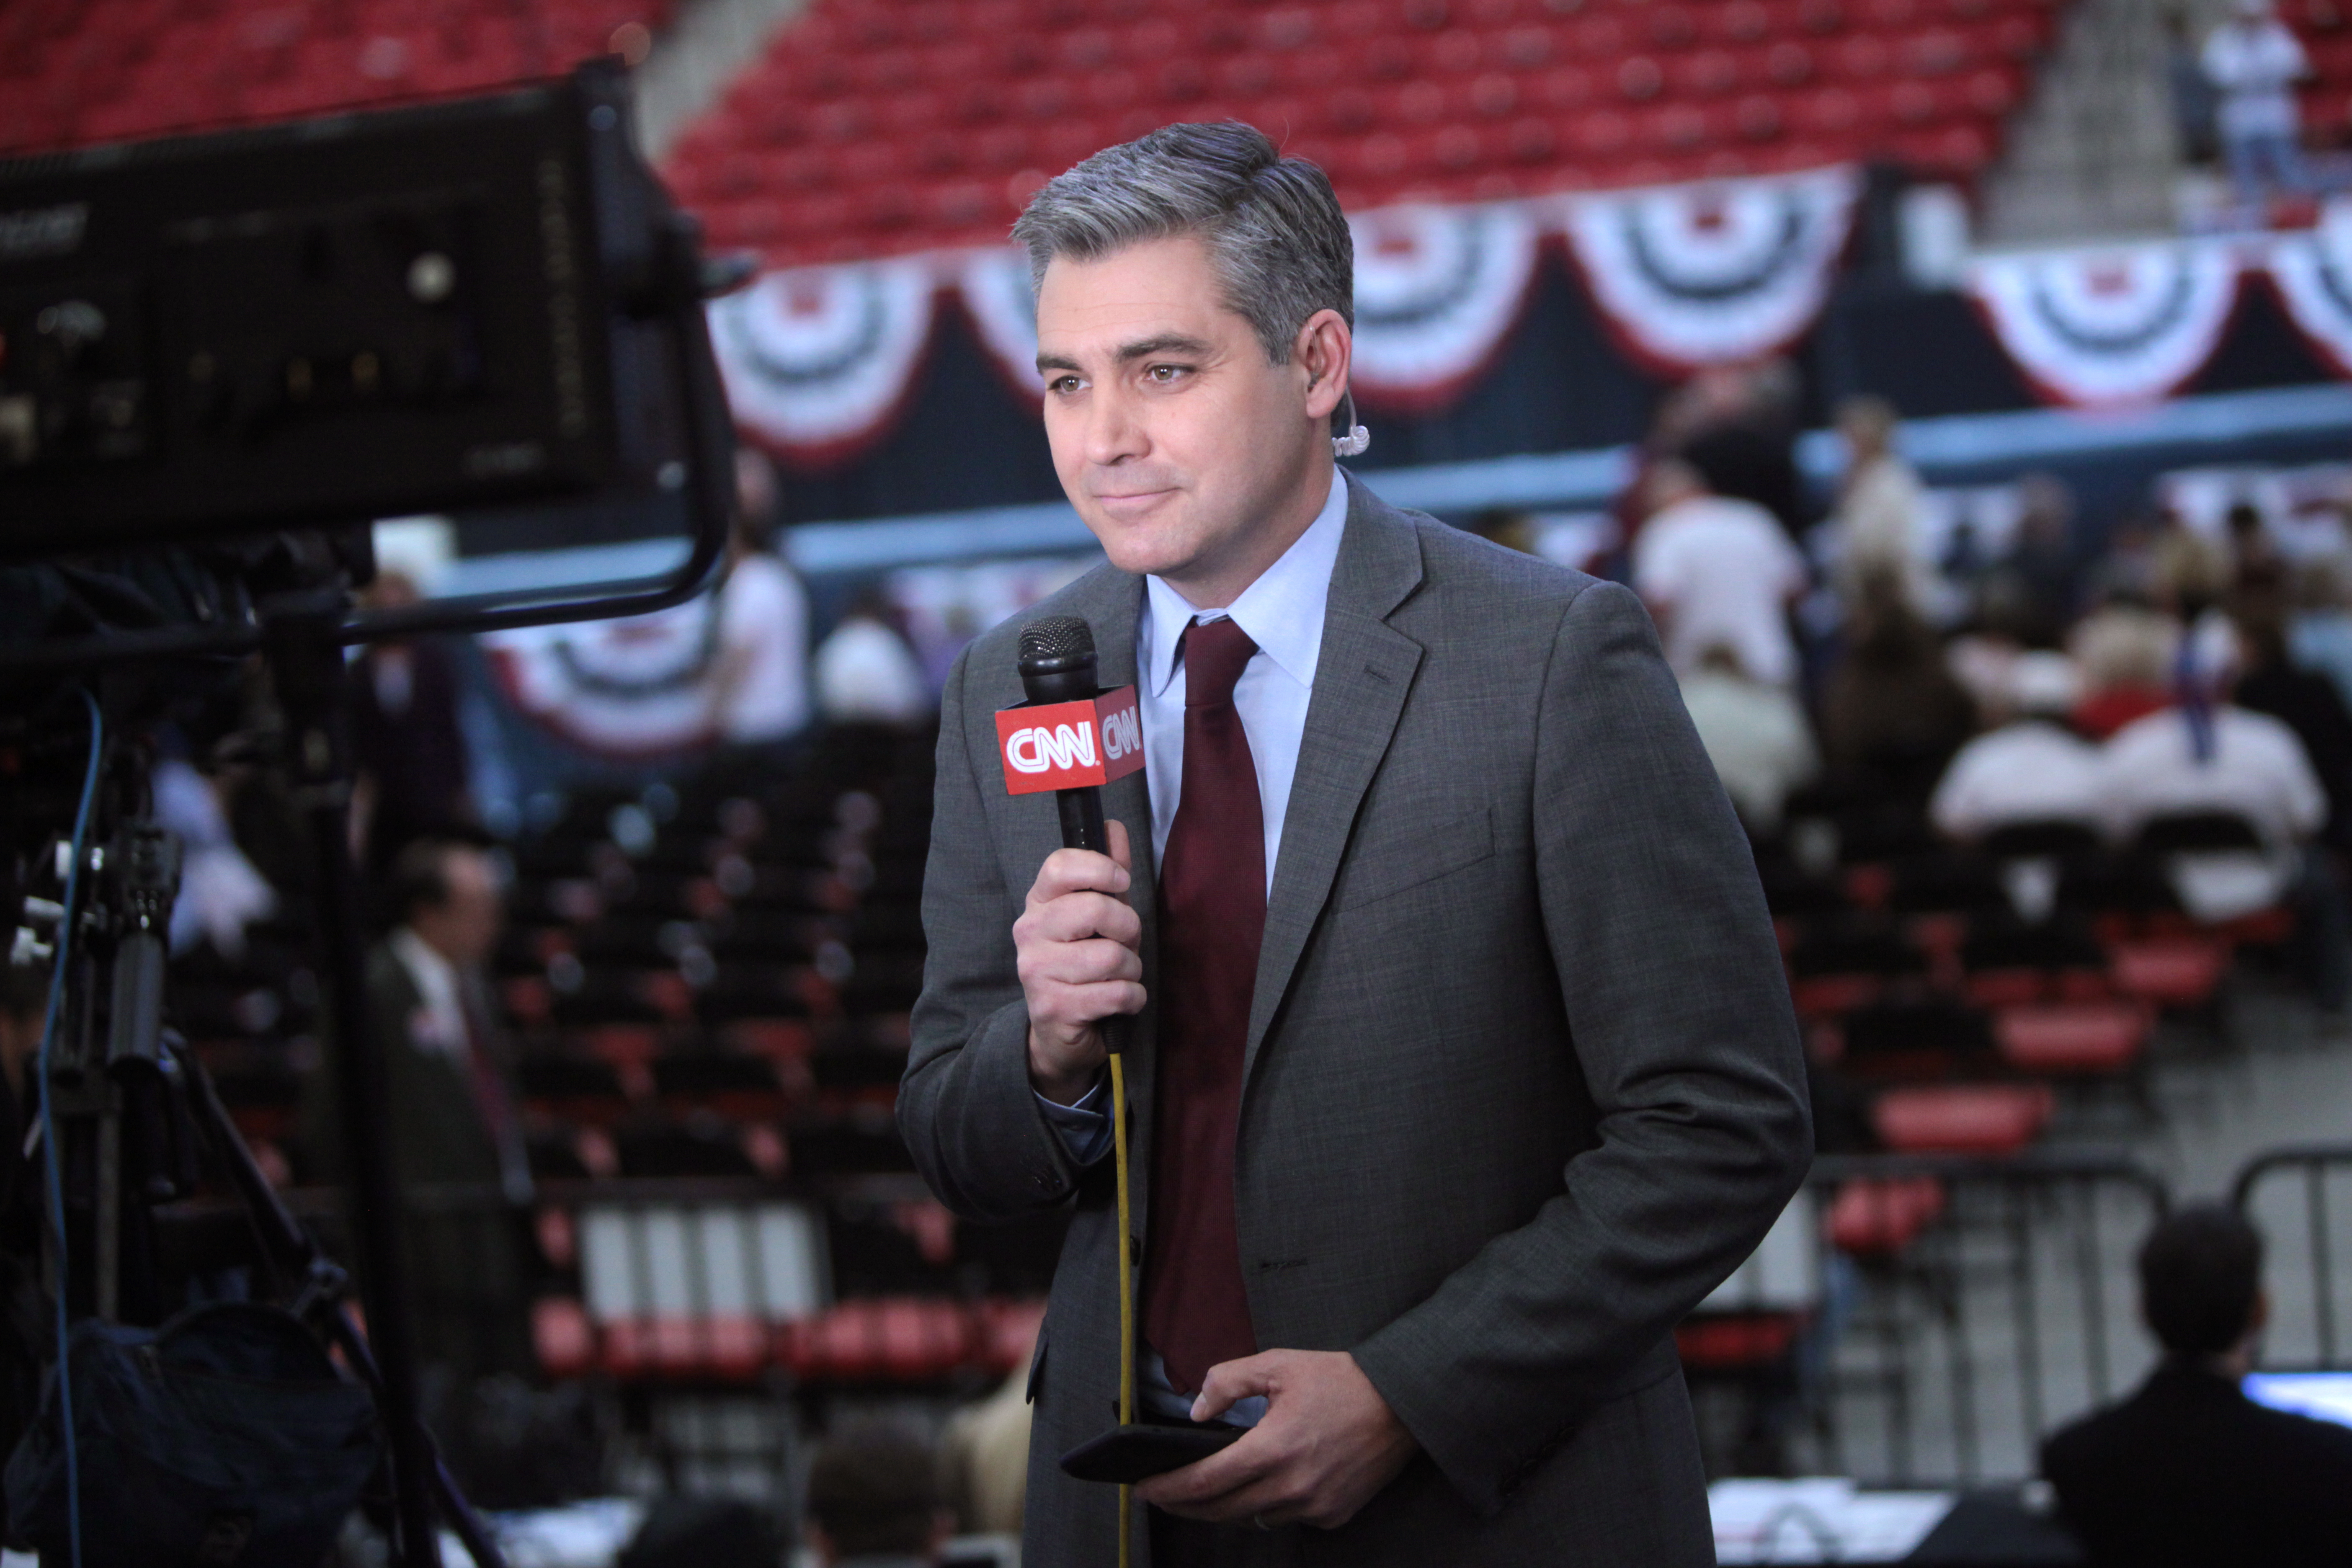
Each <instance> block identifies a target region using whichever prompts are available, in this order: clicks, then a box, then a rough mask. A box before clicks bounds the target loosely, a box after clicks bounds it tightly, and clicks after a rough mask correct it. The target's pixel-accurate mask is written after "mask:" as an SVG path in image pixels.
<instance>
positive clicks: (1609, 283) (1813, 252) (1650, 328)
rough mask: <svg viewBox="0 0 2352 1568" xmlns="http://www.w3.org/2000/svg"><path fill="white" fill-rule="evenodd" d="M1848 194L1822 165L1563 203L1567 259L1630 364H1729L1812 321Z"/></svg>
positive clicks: (1849, 180) (1843, 174) (1849, 187)
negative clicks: (1766, 175) (1805, 170)
mask: <svg viewBox="0 0 2352 1568" xmlns="http://www.w3.org/2000/svg"><path fill="white" fill-rule="evenodd" d="M1859 188H1860V182H1859V180H1858V179H1857V177H1856V175H1855V174H1854V172H1853V170H1851V169H1847V168H1834V169H1819V170H1814V171H1812V172H1811V173H1807V174H1790V175H1783V176H1779V177H1774V178H1769V179H1753V180H1740V181H1731V182H1708V183H1706V184H1690V185H1666V186H1661V187H1658V188H1656V189H1652V190H1642V191H1615V192H1610V193H1607V194H1605V195H1589V196H1578V197H1573V198H1570V200H1569V201H1568V202H1567V204H1566V227H1567V231H1568V241H1569V251H1570V255H1572V256H1573V257H1574V258H1575V260H1576V264H1577V267H1578V268H1579V270H1580V271H1581V272H1582V273H1583V275H1584V279H1585V282H1586V284H1587V286H1588V287H1589V288H1590V289H1591V293H1592V298H1593V300H1594V302H1595V303H1596V304H1598V305H1599V306H1600V307H1601V313H1602V315H1603V316H1604V317H1605V318H1606V319H1607V320H1608V321H1609V323H1610V325H1611V327H1612V329H1613V330H1614V331H1615V332H1616V334H1617V336H1618V339H1619V341H1620V342H1622V344H1623V346H1624V347H1625V349H1626V350H1627V352H1628V353H1631V354H1632V355H1633V357H1634V358H1636V359H1638V360H1641V361H1643V363H1647V364H1649V365H1651V366H1652V367H1654V368H1655V369H1658V370H1661V371H1664V372H1666V373H1669V374H1681V373H1686V372H1689V371H1693V370H1696V369H1698V368H1700V367H1701V366H1704V365H1710V364H1726V363H1738V362H1739V361H1742V360H1751V359H1757V358H1760V357H1761V356H1763V355H1766V354H1770V353H1778V352H1779V351H1780V350H1781V349H1784V348H1786V347H1788V346H1789V344H1790V343H1791V342H1795V341H1796V339H1797V338H1798V337H1800V336H1801V335H1802V334H1803V332H1804V331H1805V330H1806V329H1807V328H1809V327H1811V325H1812V324H1813V319H1814V318H1815V317H1816V316H1818V315H1819V314H1820V313H1821V309H1822V302H1823V301H1824V300H1826V299H1827V298H1828V297H1829V289H1830V281H1831V279H1832V276H1833V274H1834V273H1835V271H1836V268H1837V259H1838V257H1839V254H1840V253H1841V252H1842V251H1843V250H1844V248H1845V241H1846V235H1847V232H1848V230H1849V228H1850V227H1851V226H1852V222H1853V204H1854V197H1855V195H1856V193H1857V192H1858V190H1859Z"/></svg>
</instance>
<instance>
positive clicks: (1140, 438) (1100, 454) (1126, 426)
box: [1087, 387, 1151, 468]
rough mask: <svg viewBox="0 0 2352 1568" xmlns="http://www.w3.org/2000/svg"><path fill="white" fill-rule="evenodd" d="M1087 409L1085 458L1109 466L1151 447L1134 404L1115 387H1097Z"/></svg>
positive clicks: (1103, 466)
mask: <svg viewBox="0 0 2352 1568" xmlns="http://www.w3.org/2000/svg"><path fill="white" fill-rule="evenodd" d="M1088 401H1089V404H1090V406H1089V407H1088V408H1087V462H1089V463H1092V464H1095V465H1097V466H1098V467H1102V468H1108V467H1110V466H1111V465H1112V464H1114V463H1118V462H1121V461H1124V460H1125V459H1127V458H1139V457H1141V456H1143V455H1144V454H1145V453H1146V452H1148V451H1150V449H1151V441H1150V437H1149V435H1148V434H1147V433H1146V432H1145V430H1144V428H1143V424H1142V421H1141V420H1139V419H1138V418H1137V417H1136V409H1135V405H1133V404H1132V403H1131V402H1129V399H1128V398H1127V397H1126V396H1125V395H1122V394H1121V393H1120V392H1118V390H1116V389H1114V388H1108V387H1105V388H1100V389H1098V390H1097V393H1096V395H1095V396H1094V397H1093V398H1091V399H1089V400H1088Z"/></svg>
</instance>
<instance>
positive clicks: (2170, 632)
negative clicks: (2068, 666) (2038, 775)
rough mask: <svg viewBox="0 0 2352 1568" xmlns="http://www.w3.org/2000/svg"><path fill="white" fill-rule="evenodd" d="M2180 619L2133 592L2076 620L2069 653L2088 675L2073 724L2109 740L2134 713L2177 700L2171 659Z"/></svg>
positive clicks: (2137, 716)
mask: <svg viewBox="0 0 2352 1568" xmlns="http://www.w3.org/2000/svg"><path fill="white" fill-rule="evenodd" d="M2179 647H2180V623H2179V622H2178V621H2176V620H2174V619H2173V618H2172V617H2171V616H2168V615H2166V614H2164V613H2163V612H2162V611H2161V610H2158V609H2156V608H2154V607H2153V606H2151V605H2148V604H2147V603H2145V602H2143V601H2141V600H2139V599H2137V598H2136V597H2134V596H2131V595H2122V594H2119V595H2116V596H2113V597H2111V598H2109V599H2108V600H2107V601H2106V602H2105V604H2103V605H2100V606H2099V607H2098V608H2097V609H2095V610H2093V611H2092V612H2091V613H2090V614H2089V615H2087V616H2084V617H2083V618H2082V619H2081V620H2080V621H2077V622H2076V623H2075V624H2074V630H2073V631H2072V632H2071V633H2069V634H2068V635H2067V637H2066V653H2067V657H2068V658H2072V659H2073V660H2074V668H2076V669H2077V670H2078V671H2080V672H2081V675H2082V678H2083V695H2082V698H2081V700H2079V701H2077V702H2076V703H2075V705H2074V728H2075V729H2076V730H2077V731H2080V732H2081V733H2083V734H2084V735H2086V736H2088V737H2090V738H2091V739H2092V740H2094V741H2104V740H2105V739H2106V738H2107V737H2108V736H2110V735H2112V734H2114V733H2115V732H2116V731H2118V730H2120V729H2122V728H2123V727H2124V726H2125V725H2126V724H2128V723H2130V722H2131V721H2133V720H2135V719H2144V718H2146V717H2147V715H2148V714H2150V713H2155V712H2158V711H2161V710H2164V709H2165V708H2168V707H2169V706H2171V703H2172V663H2173V659H2174V658H2175V657H2176V655H2177V654H2178V653H2179Z"/></svg>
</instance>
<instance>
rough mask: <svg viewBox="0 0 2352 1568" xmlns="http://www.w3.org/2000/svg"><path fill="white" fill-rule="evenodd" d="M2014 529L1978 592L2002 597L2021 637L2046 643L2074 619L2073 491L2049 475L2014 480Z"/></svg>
mask: <svg viewBox="0 0 2352 1568" xmlns="http://www.w3.org/2000/svg"><path fill="white" fill-rule="evenodd" d="M2017 507H2018V512H2017V531H2016V533H2015V534H2014V535H2013V536H2012V537H2011V541H2010V545H2009V548H2008V549H2007V550H2006V551H2004V552H2002V553H2001V556H2000V559H1999V560H1998V561H1995V562H1994V563H1992V566H1991V568H1990V570H1989V571H1988V572H1987V573H1986V574H1985V581H1984V583H1983V584H1981V585H1980V587H1979V594H1980V595H1981V594H1992V595H1998V596H2000V598H2002V599H2003V600H2004V601H2005V602H2006V604H2007V613H2008V615H2009V616H2010V617H2011V619H2012V620H2013V621H2014V622H2015V623H2016V624H2017V625H2018V626H2019V628H2020V630H2021V633H2022V635H2023V636H2024V637H2025V638H2026V640H2027V641H2029V642H2032V643H2033V644H2035V645H2037V646H2047V645H2049V644H2051V643H2053V642H2055V641H2056V640H2057V639H2058V637H2059V635H2060V634H2061V633H2063V631H2064V630H2065V628H2066V626H2067V624H2068V623H2069V622H2071V621H2072V620H2073V619H2074V608H2075V604H2076V595H2077V593H2078V579H2079V578H2080V576H2081V571H2080V568H2079V566H2078V564H2077V563H2076V561H2075V556H2074V491H2073V490H2072V489H2068V488H2067V485H2066V482H2065V481H2064V480H2063V479H2059V478H2058V477H2057V476H2055V475H2053V474H2027V475H2026V476H2025V477H2023V478H2022V479H2019V480H2018V481H2017Z"/></svg>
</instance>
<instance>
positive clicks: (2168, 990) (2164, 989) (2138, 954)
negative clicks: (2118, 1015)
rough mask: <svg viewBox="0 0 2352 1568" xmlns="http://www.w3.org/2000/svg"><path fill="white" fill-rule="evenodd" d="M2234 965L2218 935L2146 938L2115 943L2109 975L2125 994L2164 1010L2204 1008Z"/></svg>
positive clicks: (2118, 989) (2228, 951)
mask: <svg viewBox="0 0 2352 1568" xmlns="http://www.w3.org/2000/svg"><path fill="white" fill-rule="evenodd" d="M2229 967H2230V947H2229V943H2228V942H2225V941H2223V940H2222V939H2221V938H2219V937H2212V936H2202V935H2183V936H2145V937H2137V938H2133V939H2128V940H2125V941H2120V942H2116V944H2115V946H2114V948H2113V950H2112V952H2110V954H2109V962H2108V973H2109V975H2110V977H2111V978H2112V979H2113V981H2114V983H2115V987H2116V990H2117V991H2119V992H2121V993H2122V994H2125V995H2126V996H2136V997H2137V998H2139V999H2140V1000H2142V1001H2144V1002H2152V1003H2154V1004H2155V1005H2158V1006H2159V1007H2201V1006H2203V1005H2205V1004H2206V1003H2208V1002H2210V1001H2211V1000H2212V999H2213V994H2214V992H2215V991H2217V990H2218V989H2219V988H2220V986H2221V977H2222V975H2223V974H2225V973H2227V972H2228V970H2229Z"/></svg>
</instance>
